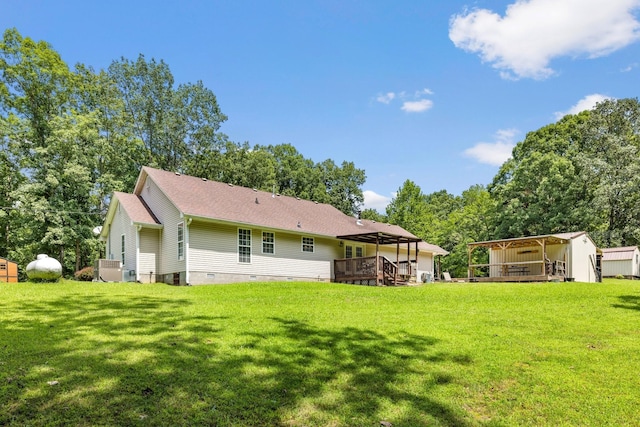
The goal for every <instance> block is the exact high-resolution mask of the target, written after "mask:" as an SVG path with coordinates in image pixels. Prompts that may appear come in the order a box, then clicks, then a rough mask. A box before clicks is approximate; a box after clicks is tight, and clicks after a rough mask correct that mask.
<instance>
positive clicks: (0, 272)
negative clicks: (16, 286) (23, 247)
mask: <svg viewBox="0 0 640 427" xmlns="http://www.w3.org/2000/svg"><path fill="white" fill-rule="evenodd" d="M17 281H18V264H17V263H15V262H13V261H9V260H8V259H5V258H0V282H8V283H16V282H17Z"/></svg>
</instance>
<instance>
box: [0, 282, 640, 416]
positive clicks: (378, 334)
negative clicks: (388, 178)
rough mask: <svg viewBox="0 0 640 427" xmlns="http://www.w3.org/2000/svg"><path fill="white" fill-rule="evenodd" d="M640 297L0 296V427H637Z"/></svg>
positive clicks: (62, 291)
mask: <svg viewBox="0 0 640 427" xmlns="http://www.w3.org/2000/svg"><path fill="white" fill-rule="evenodd" d="M639 403H640V282H633V281H624V280H608V281H605V282H604V283H599V284H584V283H550V284H459V283H454V284H429V285H424V286H419V287H401V288H381V287H366V286H356V285H340V284H328V283H249V284H235V285H221V286H200V287H172V286H166V285H160V284H153V285H141V284H107V283H78V282H63V283H58V284H25V283H21V284H0V425H15V426H24V425H33V426H44V425H47V426H55V425H60V426H62V425H64V426H67V425H74V426H98V425H109V426H114V425H118V426H128V425H134V426H135V425H150V426H151V425H152V426H160V425H162V426H181V425H185V426H187V425H188V426H195V425H216V426H379V425H380V421H383V420H384V421H388V422H391V423H392V424H393V425H394V426H395V427H397V426H437V425H443V426H473V425H492V426H498V425H504V426H510V425H550V426H551V425H552V426H556V425H576V426H578V425H579V426H586V425H592V426H604V425H611V426H621V425H640V424H639V423H640V421H639V420H640V404H639Z"/></svg>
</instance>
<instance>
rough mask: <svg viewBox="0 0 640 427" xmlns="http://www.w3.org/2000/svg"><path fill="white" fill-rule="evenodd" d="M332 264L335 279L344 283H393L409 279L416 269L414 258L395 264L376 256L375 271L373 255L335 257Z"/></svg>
mask: <svg viewBox="0 0 640 427" xmlns="http://www.w3.org/2000/svg"><path fill="white" fill-rule="evenodd" d="M333 265H334V269H333V271H334V278H335V281H336V282H346V283H366V284H374V285H377V284H386V285H395V284H398V283H400V282H401V281H407V280H409V278H410V277H411V276H412V275H413V274H415V271H416V269H415V265H416V261H415V260H412V261H409V262H407V261H401V262H399V263H398V264H396V263H395V262H393V261H391V260H390V259H389V258H387V257H385V256H379V257H378V270H377V271H376V257H375V256H370V257H361V258H344V259H336V260H334V261H333Z"/></svg>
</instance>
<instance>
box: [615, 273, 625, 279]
mask: <svg viewBox="0 0 640 427" xmlns="http://www.w3.org/2000/svg"><path fill="white" fill-rule="evenodd" d="M616 279H624V276H623V275H622V274H616Z"/></svg>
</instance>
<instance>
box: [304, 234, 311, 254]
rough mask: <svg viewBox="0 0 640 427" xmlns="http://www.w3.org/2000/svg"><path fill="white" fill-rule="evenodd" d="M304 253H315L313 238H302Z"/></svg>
mask: <svg viewBox="0 0 640 427" xmlns="http://www.w3.org/2000/svg"><path fill="white" fill-rule="evenodd" d="M302 252H313V237H303V238H302Z"/></svg>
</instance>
